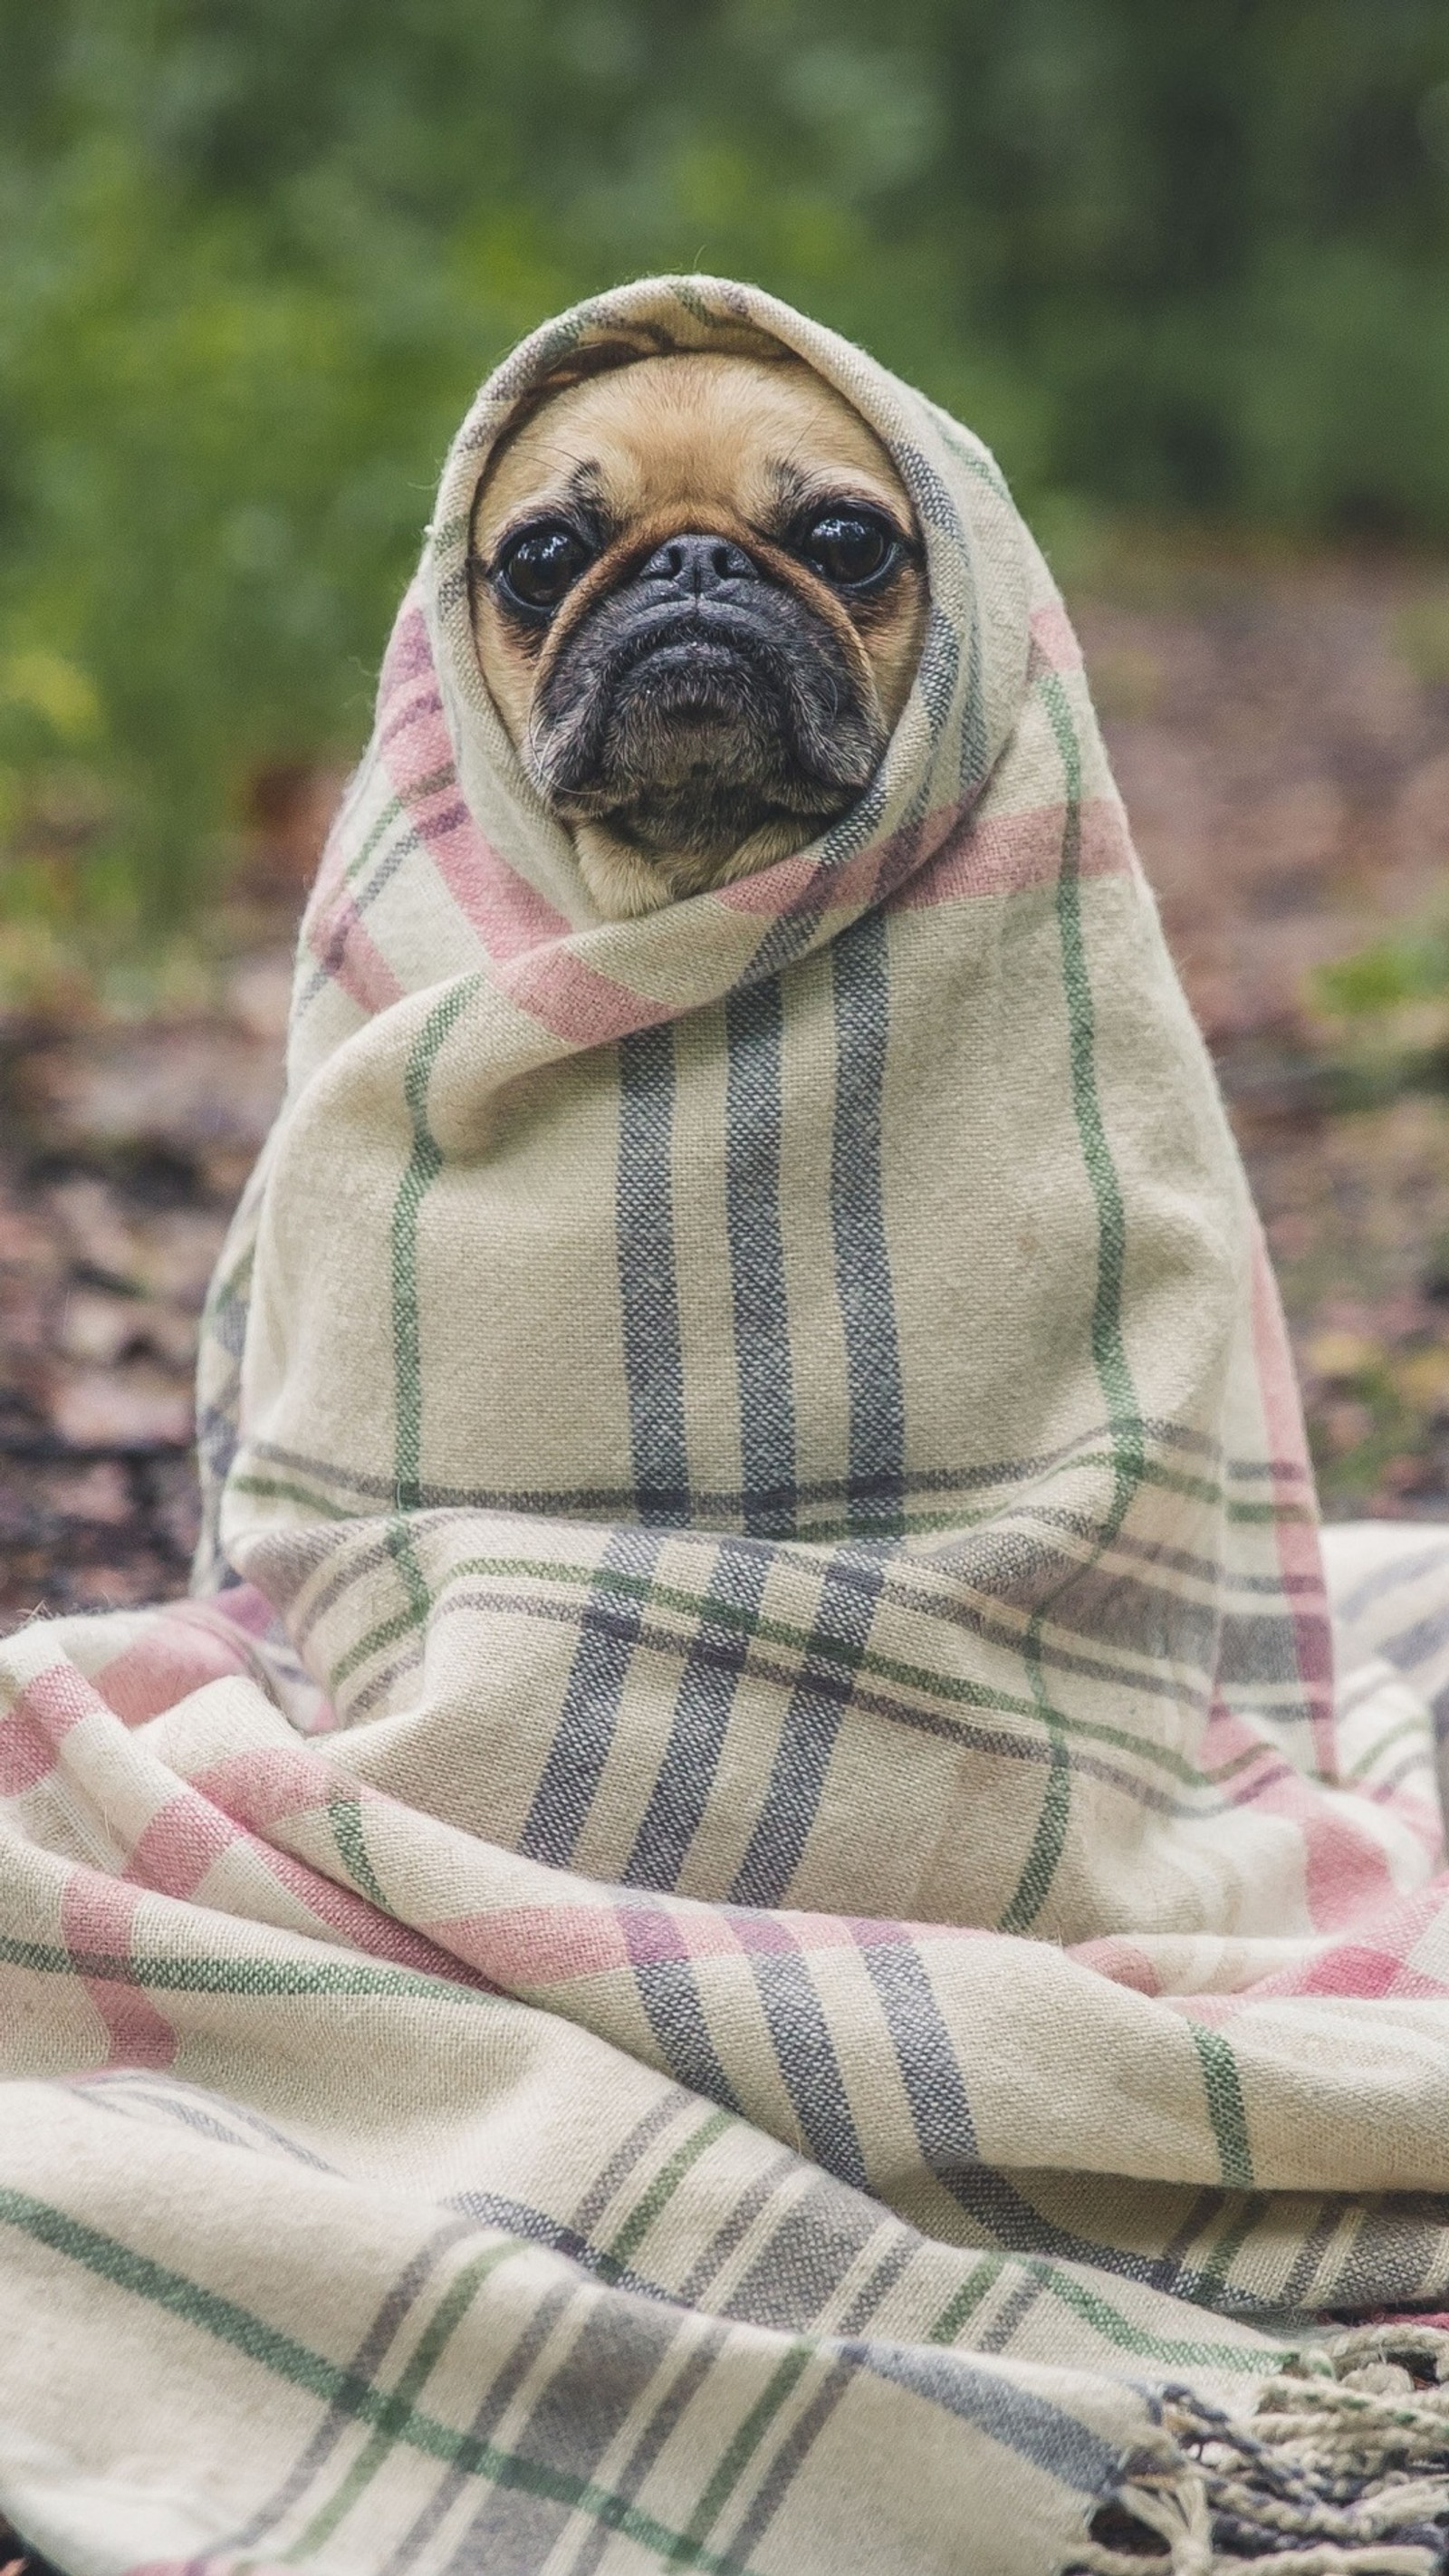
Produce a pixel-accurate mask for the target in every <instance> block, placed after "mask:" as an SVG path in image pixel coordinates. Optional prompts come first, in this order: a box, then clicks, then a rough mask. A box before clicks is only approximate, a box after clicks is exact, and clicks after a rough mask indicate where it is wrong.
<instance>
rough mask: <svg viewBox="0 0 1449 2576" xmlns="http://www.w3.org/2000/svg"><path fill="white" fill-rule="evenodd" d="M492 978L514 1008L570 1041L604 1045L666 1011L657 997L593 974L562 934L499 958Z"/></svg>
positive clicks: (650, 1023) (647, 1024) (644, 1026)
mask: <svg viewBox="0 0 1449 2576" xmlns="http://www.w3.org/2000/svg"><path fill="white" fill-rule="evenodd" d="M495 980H496V982H497V984H498V986H499V988H500V990H501V991H503V992H505V993H506V994H507V995H508V998H509V1000H510V1001H511V1002H516V1003H517V1005H518V1007H519V1009H520V1010H522V1011H527V1012H529V1013H530V1014H531V1015H532V1017H533V1018H534V1019H536V1020H540V1021H541V1022H542V1023H543V1026H544V1027H545V1028H546V1029H550V1030H552V1032H553V1034H554V1036H555V1037H559V1038H563V1039H564V1040H565V1041H566V1043H567V1044H568V1045H570V1046H574V1047H580V1048H583V1047H592V1046H607V1045H608V1044H609V1042H610V1041H611V1040H612V1039H614V1038H622V1037H627V1036H628V1035H629V1034H630V1032H631V1030H634V1029H647V1028H652V1027H653V1026H654V1025H655V1024H656V1022H658V1021H660V1020H663V1019H667V1018H668V1016H669V1013H668V1010H667V1009H666V1006H665V1005H664V1004H663V1003H662V1002H654V1001H650V1000H649V999H648V998H647V997H646V996H645V995H644V994H642V993H634V992H631V991H630V989H629V987H628V985H627V984H616V983H615V982H614V981H613V979H612V977H611V976H608V975H601V974H599V972H598V970H597V969H596V968H595V967H593V966H590V965H589V964H588V963H587V962H586V961H585V959H583V958H582V957H580V956H579V955H578V953H577V951H576V950H575V949H573V948H571V947H570V946H569V945H568V944H567V942H566V941H563V940H559V941H557V942H556V943H554V945H552V946H551V947H546V948H534V949H530V950H529V951H528V953H527V954H526V955H523V956H518V957H513V958H509V959H507V960H505V961H504V963H503V964H502V965H501V966H500V967H499V970H498V974H497V977H496V979H495Z"/></svg>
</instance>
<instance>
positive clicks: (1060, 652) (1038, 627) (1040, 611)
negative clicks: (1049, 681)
mask: <svg viewBox="0 0 1449 2576" xmlns="http://www.w3.org/2000/svg"><path fill="white" fill-rule="evenodd" d="M1031 640H1032V642H1033V644H1034V645H1035V646H1036V649H1037V651H1038V653H1039V654H1040V655H1041V658H1042V660H1043V661H1044V662H1045V664H1046V666H1047V669H1048V670H1049V671H1079V670H1080V669H1081V667H1082V648H1081V646H1080V644H1079V643H1078V642H1077V638H1076V635H1075V632H1074V630H1073V627H1072V621H1071V619H1070V618H1069V617H1068V615H1067V612H1066V610H1065V609H1064V608H1063V606H1062V603H1061V601H1060V600H1059V599H1050V600H1048V601H1047V602H1046V604H1045V605H1044V606H1043V607H1041V608H1034V609H1033V610H1032V613H1031Z"/></svg>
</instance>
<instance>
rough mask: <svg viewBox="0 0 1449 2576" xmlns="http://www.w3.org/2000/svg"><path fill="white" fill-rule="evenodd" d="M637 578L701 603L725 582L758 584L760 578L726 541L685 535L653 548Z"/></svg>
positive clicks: (746, 558) (743, 555) (739, 548)
mask: <svg viewBox="0 0 1449 2576" xmlns="http://www.w3.org/2000/svg"><path fill="white" fill-rule="evenodd" d="M637 578H638V579H639V580H640V581H657V582H667V583H668V585H669V588H670V589H671V590H679V591H684V592H685V593H687V594H688V595H689V596H690V597H691V598H694V599H702V598H704V597H705V596H706V595H707V594H708V593H709V592H710V591H712V590H722V589H723V588H724V585H725V583H726V582H731V581H758V580H759V578H760V576H759V573H758V572H757V571H756V569H755V566H754V565H753V564H752V563H751V561H750V558H749V556H748V555H747V554H746V553H745V551H744V548H743V547H742V546H732V545H731V544H730V542H729V539H728V538H727V537H705V536H695V535H689V536H683V537H671V538H670V539H669V542H668V544H667V545H662V546H659V547H657V548H656V549H655V551H654V553H653V554H652V555H651V556H650V558H649V561H648V562H647V563H646V564H644V565H643V566H642V567H641V569H640V571H639V573H638V575H637Z"/></svg>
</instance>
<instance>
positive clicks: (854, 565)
mask: <svg viewBox="0 0 1449 2576" xmlns="http://www.w3.org/2000/svg"><path fill="white" fill-rule="evenodd" d="M799 543H800V552H801V554H802V555H803V556H804V558H805V561H806V562H807V563H808V564H809V565H810V567H811V569H812V571H814V572H818V573H819V574H821V576H822V577H823V579H824V580H826V581H828V582H833V583H834V585H835V587H836V589H837V590H855V589H858V588H859V586H860V585H861V583H862V582H868V581H875V580H876V579H877V578H878V577H879V575H880V574H881V573H883V572H884V571H885V570H886V567H887V566H888V565H889V564H891V563H893V562H894V560H895V558H896V556H897V554H898V553H899V551H900V541H899V539H898V538H897V536H896V533H895V530H894V528H892V527H891V526H890V524H889V522H888V521H887V520H885V519H878V518H877V517H876V516H875V513H874V511H872V510H844V509H841V508H839V507H836V508H834V509H830V510H822V511H821V513H820V515H819V517H818V518H816V519H812V520H811V522H810V525H809V527H808V528H807V529H806V530H805V532H804V534H803V535H802V537H801V538H800V541H799Z"/></svg>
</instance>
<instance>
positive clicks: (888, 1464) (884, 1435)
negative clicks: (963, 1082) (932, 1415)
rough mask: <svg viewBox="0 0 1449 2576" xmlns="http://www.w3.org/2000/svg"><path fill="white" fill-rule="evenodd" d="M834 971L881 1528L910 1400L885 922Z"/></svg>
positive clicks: (846, 937)
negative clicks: (884, 1127) (886, 1171)
mask: <svg viewBox="0 0 1449 2576" xmlns="http://www.w3.org/2000/svg"><path fill="white" fill-rule="evenodd" d="M831 971H832V975H833V978H834V992H835V1086H836V1088H835V1136H834V1141H833V1146H832V1152H831V1167H830V1218H831V1225H832V1228H833V1231H834V1236H835V1293H836V1297H837V1299H838V1301H839V1305H840V1315H841V1322H842V1324H843V1326H844V1329H845V1366H846V1378H847V1384H848V1388H849V1396H850V1484H849V1490H850V1498H851V1501H852V1503H854V1502H855V1501H856V1500H862V1501H863V1500H865V1499H866V1498H869V1500H870V1502H871V1505H872V1510H871V1520H872V1523H873V1524H874V1525H875V1526H876V1527H879V1526H880V1525H881V1523H882V1521H883V1520H885V1519H886V1514H884V1513H883V1512H882V1508H881V1507H882V1502H883V1501H884V1502H885V1503H886V1504H887V1505H889V1503H890V1502H891V1501H893V1500H894V1501H896V1502H899V1501H900V1500H902V1499H903V1498H904V1493H905V1463H906V1458H905V1452H906V1412H905V1394H904V1390H903V1388H902V1384H901V1364H900V1354H899V1351H898V1348H897V1343H896V1310H895V1297H894V1293H893V1290H892V1287H891V1272H890V1255H889V1252H888V1250H887V1248H886V1230H885V1195H884V1185H883V1180H882V1173H881V1111H882V1099H883V1093H884V1088H885V1066H886V1041H887V1036H888V1033H889V1024H890V1000H889V957H888V952H887V930H886V919H885V915H884V913H882V912H867V913H864V914H862V916H861V918H860V920H859V921H856V922H853V923H852V924H851V927H850V928H849V929H848V930H844V931H842V932H841V934H840V936H839V938H838V939H837V940H836V941H835V943H834V946H833V948H832V950H831ZM888 1525H889V1522H888V1520H887V1526H888Z"/></svg>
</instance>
